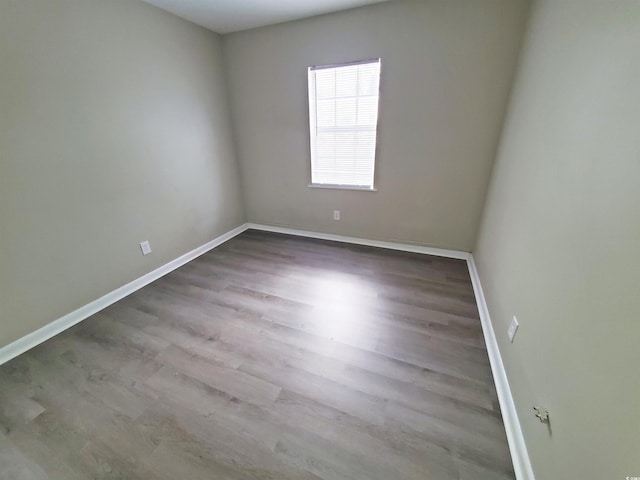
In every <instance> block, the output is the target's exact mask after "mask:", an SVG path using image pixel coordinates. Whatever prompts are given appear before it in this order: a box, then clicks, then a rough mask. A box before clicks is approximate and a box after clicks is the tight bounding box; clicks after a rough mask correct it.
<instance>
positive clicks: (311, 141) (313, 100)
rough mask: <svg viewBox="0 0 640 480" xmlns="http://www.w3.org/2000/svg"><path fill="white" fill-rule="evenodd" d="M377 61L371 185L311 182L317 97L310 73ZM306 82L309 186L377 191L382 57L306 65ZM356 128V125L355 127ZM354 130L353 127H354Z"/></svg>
mask: <svg viewBox="0 0 640 480" xmlns="http://www.w3.org/2000/svg"><path fill="white" fill-rule="evenodd" d="M371 63H377V64H379V70H378V91H377V100H378V102H377V117H376V125H375V129H374V130H373V131H374V132H375V148H374V152H373V161H372V169H373V172H372V174H373V175H372V183H371V185H355V184H330V183H313V159H314V155H315V140H316V135H314V128H317V124H316V122H315V121H314V118H313V114H314V112H315V111H316V110H317V98H316V96H315V91H316V90H315V88H313V89H312V88H311V73H312V72H314V71H316V70H324V69H335V68H339V67H350V66H354V65H364V64H371ZM307 82H308V96H309V103H308V108H309V137H310V138H309V147H310V152H309V153H310V155H309V163H308V165H309V178H310V179H311V181H310V182H309V184H308V187H309V188H319V189H330V190H355V191H361V192H377V191H378V189H377V188H376V171H377V169H376V161H377V159H378V149H379V148H378V146H379V136H378V133H379V127H380V91H381V85H382V58H380V57H378V58H369V59H366V60H356V61H351V62H343V63H334V64H330V65H317V66H312V67H308V69H307ZM356 128H357V127H356ZM354 130H355V128H354Z"/></svg>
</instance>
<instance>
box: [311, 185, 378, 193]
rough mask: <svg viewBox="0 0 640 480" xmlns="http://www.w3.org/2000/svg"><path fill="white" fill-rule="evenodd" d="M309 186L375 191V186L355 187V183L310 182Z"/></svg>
mask: <svg viewBox="0 0 640 480" xmlns="http://www.w3.org/2000/svg"><path fill="white" fill-rule="evenodd" d="M308 187H309V188H324V189H328V190H356V191H358V192H377V191H378V189H377V188H375V187H357V186H355V185H328V184H324V183H310V184H309V185H308Z"/></svg>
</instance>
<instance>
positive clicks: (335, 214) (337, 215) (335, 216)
mask: <svg viewBox="0 0 640 480" xmlns="http://www.w3.org/2000/svg"><path fill="white" fill-rule="evenodd" d="M333 219H334V220H340V210H334V211H333Z"/></svg>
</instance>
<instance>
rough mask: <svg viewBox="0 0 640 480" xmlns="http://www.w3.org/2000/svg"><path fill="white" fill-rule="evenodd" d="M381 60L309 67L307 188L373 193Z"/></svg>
mask: <svg viewBox="0 0 640 480" xmlns="http://www.w3.org/2000/svg"><path fill="white" fill-rule="evenodd" d="M379 86H380V59H376V60H366V61H361V62H353V63H349V64H344V65H328V66H324V67H311V68H309V124H310V128H311V185H310V186H312V187H313V186H320V187H337V188H340V187H342V188H354V189H364V190H373V173H374V168H375V153H376V129H377V126H378V97H379Z"/></svg>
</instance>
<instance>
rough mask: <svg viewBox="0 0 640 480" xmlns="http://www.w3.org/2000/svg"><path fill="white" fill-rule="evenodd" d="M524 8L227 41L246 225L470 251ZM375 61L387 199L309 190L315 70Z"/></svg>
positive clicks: (507, 2) (361, 16)
mask: <svg viewBox="0 0 640 480" xmlns="http://www.w3.org/2000/svg"><path fill="white" fill-rule="evenodd" d="M527 8H528V5H527V3H526V2H525V1H521V0H456V1H454V2H451V1H448V0H433V1H432V0H420V1H394V2H389V3H383V4H379V5H374V6H368V7H363V8H359V9H354V10H350V11H346V12H340V13H335V14H331V15H326V16H321V17H316V18H312V19H307V20H301V21H295V22H290V23H285V24H281V25H276V26H271V27H265V28H260V29H255V30H251V31H247V32H240V33H235V34H231V35H225V36H224V37H223V50H224V55H225V66H226V71H227V75H228V85H229V89H230V95H231V109H232V119H233V123H234V127H235V128H234V131H235V136H236V152H237V156H238V160H239V162H240V165H241V176H242V183H243V186H244V195H245V204H246V209H247V217H248V219H249V221H251V222H256V223H266V224H272V225H280V226H292V227H296V228H302V229H309V230H315V231H322V232H328V233H335V234H342V235H351V236H360V237H365V238H371V239H380V240H395V241H401V242H406V243H417V244H423V245H429V246H435V247H444V248H450V249H459V250H465V251H469V250H470V249H471V247H472V244H473V241H474V239H475V234H476V229H477V225H478V223H479V220H480V214H481V209H482V204H483V202H484V198H485V194H486V185H487V182H488V179H489V176H490V170H491V165H492V163H493V160H494V158H495V152H496V147H497V142H498V137H499V133H500V129H501V126H502V121H503V117H504V115H503V114H504V110H505V108H506V103H507V99H508V94H509V91H510V86H511V81H512V75H513V72H514V66H515V63H516V57H517V52H518V50H519V45H520V41H521V38H522V32H523V28H524V22H525V17H526V14H527ZM376 57H381V58H382V79H381V99H380V121H379V136H378V157H377V164H376V187H377V188H378V191H377V192H357V191H344V190H322V189H312V188H309V187H308V184H309V182H310V175H311V174H310V152H309V126H308V125H309V117H308V115H309V114H308V95H307V67H309V66H312V65H323V64H333V63H340V62H345V61H352V60H358V59H367V58H376ZM334 209H335V210H341V212H342V219H341V220H340V221H339V222H336V221H334V220H333V210H334Z"/></svg>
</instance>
